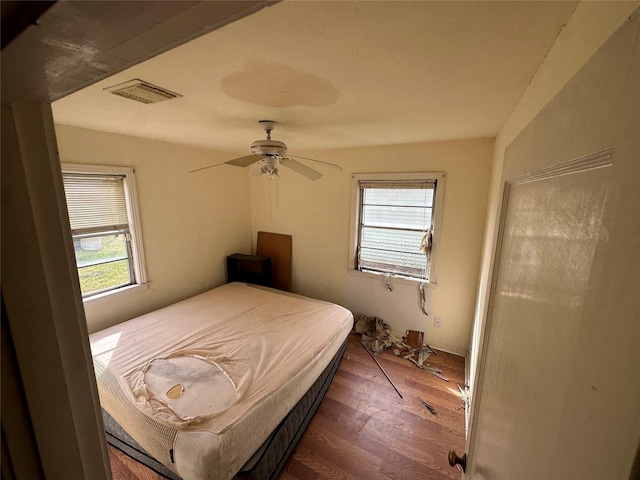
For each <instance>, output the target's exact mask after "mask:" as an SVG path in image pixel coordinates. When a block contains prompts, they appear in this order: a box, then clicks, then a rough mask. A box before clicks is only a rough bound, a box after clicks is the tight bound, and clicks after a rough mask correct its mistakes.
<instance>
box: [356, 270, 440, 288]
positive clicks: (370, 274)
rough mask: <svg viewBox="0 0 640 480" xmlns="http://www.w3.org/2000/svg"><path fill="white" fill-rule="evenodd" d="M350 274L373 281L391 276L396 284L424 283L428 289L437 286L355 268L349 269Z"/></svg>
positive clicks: (427, 282)
mask: <svg viewBox="0 0 640 480" xmlns="http://www.w3.org/2000/svg"><path fill="white" fill-rule="evenodd" d="M348 272H349V275H352V276H354V277H360V278H370V279H373V278H380V279H385V278H386V277H387V276H389V278H390V279H391V280H393V281H394V282H400V283H406V284H407V285H415V284H416V283H424V284H425V286H426V287H435V286H436V285H437V283H435V282H430V281H428V280H420V279H419V278H410V277H403V276H400V275H388V274H386V273H379V272H363V271H361V270H356V269H354V268H349V270H348Z"/></svg>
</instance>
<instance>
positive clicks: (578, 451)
mask: <svg viewBox="0 0 640 480" xmlns="http://www.w3.org/2000/svg"><path fill="white" fill-rule="evenodd" d="M639 25H640V17H639V16H638V12H637V11H636V14H635V15H634V16H633V17H632V20H631V21H630V22H628V23H627V24H626V25H624V26H623V27H622V28H621V29H620V30H619V31H618V32H616V34H614V36H612V38H611V39H610V40H609V41H608V42H607V43H606V44H605V45H604V46H603V48H602V49H601V50H599V51H598V52H597V53H596V54H595V55H594V57H592V59H590V60H589V62H587V64H586V65H585V67H583V69H582V70H581V71H580V72H578V74H577V75H576V76H575V77H574V79H572V80H571V82H569V84H567V86H566V87H565V88H564V89H563V90H562V91H561V92H560V93H559V94H558V95H557V96H556V97H555V98H554V99H553V100H552V101H551V102H550V104H549V105H547V107H545V109H544V110H543V111H542V112H540V114H539V115H538V116H537V117H536V118H535V119H534V120H533V121H532V123H531V124H530V125H529V126H528V127H527V128H526V129H525V131H523V133H522V134H521V135H520V136H519V137H518V138H517V139H516V140H515V141H514V142H513V143H512V145H510V146H509V148H508V150H507V152H506V155H505V167H504V176H503V179H504V186H505V187H504V196H503V201H502V210H501V211H502V215H501V220H500V228H499V236H498V237H499V238H498V246H497V250H496V255H495V259H496V260H495V264H494V266H493V269H494V273H493V282H492V286H491V291H490V297H489V298H490V306H489V311H488V317H487V323H486V328H485V337H484V342H483V349H482V356H481V360H480V362H479V370H478V375H477V385H476V394H475V395H474V402H475V404H474V406H473V412H472V418H471V432H470V440H469V448H468V460H467V478H472V479H508V480H520V479H545V480H551V479H568V478H579V479H603V480H604V479H607V480H609V479H626V478H630V477H631V476H633V475H638V473H639V470H638V467H639V466H638V462H640V460H639V459H638V452H639V450H638V446H639V445H638V441H639V439H640V408H638V405H640V373H639V372H640V187H639V182H640V62H639V61H638V55H639V54H638V52H639V51H640V48H638V47H640V40H639V36H638V35H639V31H640V28H639ZM585 152H594V153H587V154H586V155H585V154H584V153H585ZM579 153H582V155H579ZM568 159H574V160H568Z"/></svg>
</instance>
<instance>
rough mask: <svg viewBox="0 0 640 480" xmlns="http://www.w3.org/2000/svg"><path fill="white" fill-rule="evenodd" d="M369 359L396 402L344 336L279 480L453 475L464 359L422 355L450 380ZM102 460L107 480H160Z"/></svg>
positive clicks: (460, 446)
mask: <svg viewBox="0 0 640 480" xmlns="http://www.w3.org/2000/svg"><path fill="white" fill-rule="evenodd" d="M377 359H378V361H379V362H380V365H381V366H382V368H384V370H385V371H386V372H387V374H388V375H389V377H390V378H391V379H392V380H393V383H394V384H395V385H396V387H397V388H398V390H399V391H400V392H401V393H402V396H403V398H400V397H399V395H398V394H397V393H396V391H395V390H394V389H393V387H392V386H391V384H390V383H389V382H388V381H387V379H386V378H385V376H384V374H383V373H382V372H381V371H380V369H379V368H378V366H377V365H376V364H375V362H374V360H373V359H372V358H371V357H370V356H369V354H368V353H367V352H366V350H365V349H364V348H362V346H361V345H359V343H358V341H357V339H356V338H355V337H354V336H352V335H350V338H349V344H348V346H347V350H346V352H345V354H344V357H343V359H342V363H341V364H340V368H339V369H338V373H337V374H336V376H335V378H334V380H333V383H332V385H331V387H330V388H329V391H328V392H327V395H326V397H325V398H324V400H323V401H322V404H321V405H320V408H319V409H318V411H317V413H316V415H315V416H314V418H313V419H312V421H311V423H310V424H309V427H308V428H307V431H306V432H305V434H304V435H303V437H302V439H301V440H300V443H298V445H297V447H296V449H295V451H294V452H293V454H292V455H291V457H290V458H289V460H288V462H287V464H286V465H285V467H284V469H283V471H282V473H281V474H280V477H279V480H291V479H302V480H314V479H322V478H332V479H367V480H374V479H397V480H400V479H426V480H444V479H452V480H458V479H460V478H461V472H460V471H459V470H458V469H457V468H451V467H450V466H449V463H448V460H447V454H448V452H449V449H451V448H454V449H456V450H457V451H458V453H462V452H463V451H464V448H465V437H464V408H462V401H461V400H460V399H459V391H458V387H457V386H456V384H457V383H459V384H461V385H462V384H464V358H462V357H458V356H456V355H451V354H448V353H444V352H438V355H432V356H431V357H429V362H428V363H429V364H431V365H433V366H437V367H439V368H441V369H442V370H443V374H444V375H445V376H447V377H448V378H449V379H450V382H445V381H444V380H441V379H440V378H438V377H436V376H434V375H432V374H431V373H429V372H426V371H423V370H419V369H418V368H417V367H416V366H415V365H414V364H412V363H411V362H409V361H408V360H405V359H403V358H401V357H396V356H395V355H393V353H391V352H384V353H382V354H381V355H379V356H378V357H377ZM418 397H421V398H423V399H424V400H426V401H427V402H428V403H430V404H431V405H433V407H434V408H435V410H436V412H437V414H436V415H433V414H432V413H430V412H429V411H428V410H427V409H426V408H425V407H424V406H423V405H422V404H421V403H420V401H419V400H418ZM109 456H110V459H111V469H112V473H113V478H114V480H159V479H161V478H162V477H161V476H159V475H158V474H156V473H155V472H153V471H151V470H149V469H147V468H146V467H144V466H143V465H141V464H139V463H137V462H135V461H134V460H132V459H131V458H129V457H128V456H127V455H125V454H123V453H121V452H120V451H118V450H116V449H115V448H113V447H111V446H109Z"/></svg>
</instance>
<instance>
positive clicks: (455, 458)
mask: <svg viewBox="0 0 640 480" xmlns="http://www.w3.org/2000/svg"><path fill="white" fill-rule="evenodd" d="M449 465H451V466H452V467H455V466H456V465H460V467H462V471H463V472H466V471H467V454H466V453H463V454H462V456H460V455H458V454H457V453H456V451H455V450H453V449H451V450H449Z"/></svg>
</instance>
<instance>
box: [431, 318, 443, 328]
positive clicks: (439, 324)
mask: <svg viewBox="0 0 640 480" xmlns="http://www.w3.org/2000/svg"><path fill="white" fill-rule="evenodd" d="M433 326H434V327H437V328H441V327H442V317H435V318H434V319H433Z"/></svg>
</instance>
